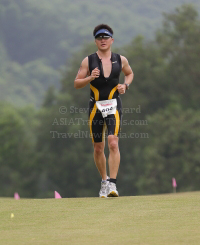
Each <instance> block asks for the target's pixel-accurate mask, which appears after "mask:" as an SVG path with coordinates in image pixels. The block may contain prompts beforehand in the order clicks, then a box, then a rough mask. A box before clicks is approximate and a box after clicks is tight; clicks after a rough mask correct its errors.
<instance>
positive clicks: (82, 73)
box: [74, 57, 99, 89]
mask: <svg viewBox="0 0 200 245" xmlns="http://www.w3.org/2000/svg"><path fill="white" fill-rule="evenodd" d="M87 75H88V77H87ZM96 77H99V70H98V69H97V68H95V69H94V70H93V71H92V74H91V75H89V69H88V57H86V58H85V59H84V60H83V61H82V63H81V66H80V68H79V71H78V73H77V75H76V78H75V80H74V87H75V88H76V89H79V88H84V87H85V86H86V85H87V84H88V83H90V82H91V81H92V80H94V79H95V78H96Z"/></svg>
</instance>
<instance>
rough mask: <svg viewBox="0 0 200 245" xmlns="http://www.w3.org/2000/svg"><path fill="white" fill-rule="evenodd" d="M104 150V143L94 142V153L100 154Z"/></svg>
mask: <svg viewBox="0 0 200 245" xmlns="http://www.w3.org/2000/svg"><path fill="white" fill-rule="evenodd" d="M103 152H104V144H103V143H94V153H95V155H100V154H102V153H103Z"/></svg>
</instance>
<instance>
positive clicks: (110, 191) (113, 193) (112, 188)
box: [107, 182, 119, 197]
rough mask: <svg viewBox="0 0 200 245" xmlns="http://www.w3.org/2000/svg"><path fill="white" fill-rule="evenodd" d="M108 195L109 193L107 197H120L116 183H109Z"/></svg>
mask: <svg viewBox="0 0 200 245" xmlns="http://www.w3.org/2000/svg"><path fill="white" fill-rule="evenodd" d="M107 193H108V194H107V197H118V196H119V193H118V191H117V187H116V184H115V183H113V182H109V184H108V186H107Z"/></svg>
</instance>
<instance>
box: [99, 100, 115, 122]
mask: <svg viewBox="0 0 200 245" xmlns="http://www.w3.org/2000/svg"><path fill="white" fill-rule="evenodd" d="M96 105H97V108H98V109H99V110H100V112H101V114H102V116H103V118H104V117H107V116H108V115H111V114H115V113H116V108H117V100H116V99H112V100H101V101H96Z"/></svg>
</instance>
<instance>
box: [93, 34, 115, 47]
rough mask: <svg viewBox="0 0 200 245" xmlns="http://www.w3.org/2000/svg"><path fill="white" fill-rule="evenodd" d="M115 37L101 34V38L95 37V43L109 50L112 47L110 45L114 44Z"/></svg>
mask: <svg viewBox="0 0 200 245" xmlns="http://www.w3.org/2000/svg"><path fill="white" fill-rule="evenodd" d="M113 41H114V39H113V38H112V37H109V38H108V37H105V38H104V36H103V35H101V36H100V38H96V39H95V43H96V45H97V47H98V49H99V50H107V49H110V46H111V45H112V43H113Z"/></svg>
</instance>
